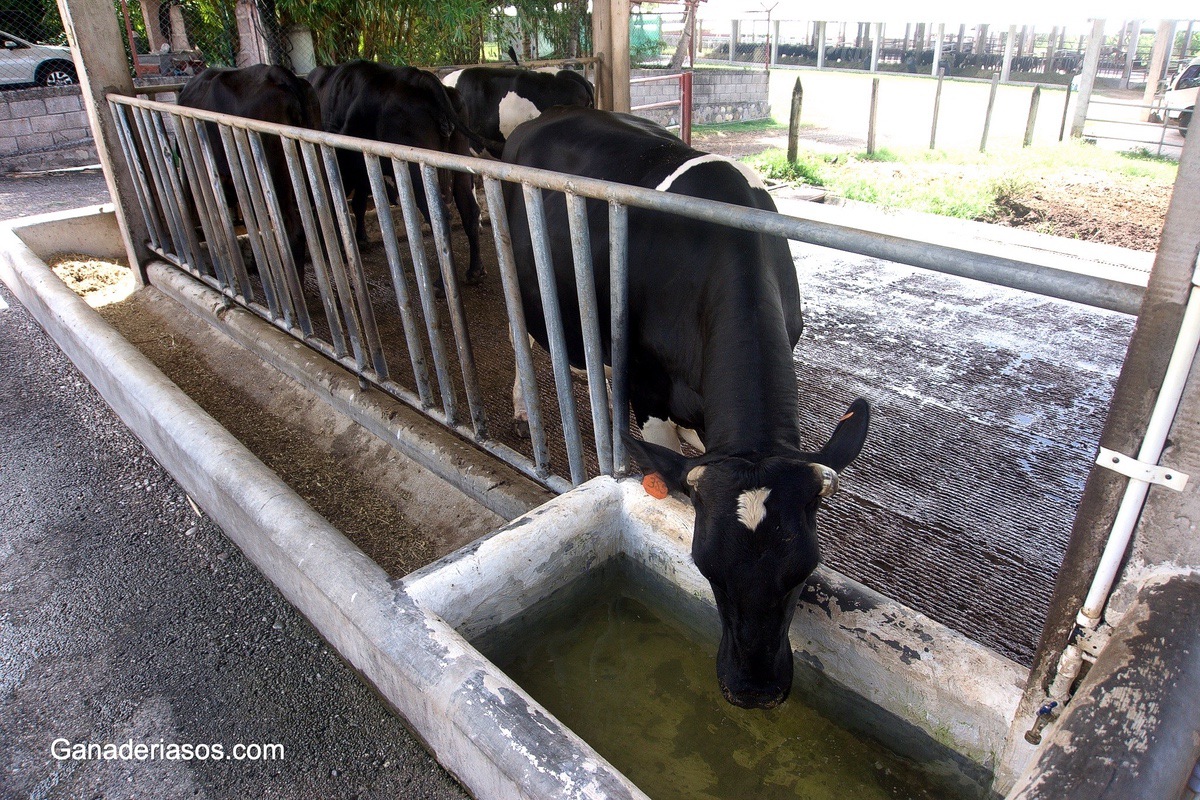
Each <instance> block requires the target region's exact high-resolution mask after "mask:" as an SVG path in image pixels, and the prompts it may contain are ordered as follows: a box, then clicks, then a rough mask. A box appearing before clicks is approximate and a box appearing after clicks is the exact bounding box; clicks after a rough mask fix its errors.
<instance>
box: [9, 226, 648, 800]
mask: <svg viewBox="0 0 1200 800" xmlns="http://www.w3.org/2000/svg"><path fill="white" fill-rule="evenodd" d="M40 221H45V218H43V219H42V220H40ZM20 230H21V223H10V224H8V225H5V226H0V280H3V281H4V282H5V284H7V285H8V287H9V288H10V289H11V290H12V292H13V294H14V295H16V296H17V298H18V299H20V301H21V302H22V303H23V304H24V305H25V306H26V307H27V308H28V309H29V311H30V313H31V314H32V315H33V316H34V317H35V319H37V320H38V322H39V324H41V325H42V327H43V328H45V329H46V331H47V332H48V333H49V334H50V335H51V337H52V338H53V339H54V340H55V342H56V343H57V344H58V346H59V347H61V348H62V350H63V351H64V352H65V353H66V354H67V356H68V357H69V358H71V360H72V361H73V362H74V363H75V364H76V365H77V366H78V367H79V369H80V371H82V372H83V374H84V375H85V376H86V377H87V379H88V380H89V381H90V382H91V383H92V384H93V385H94V386H95V387H96V389H97V390H98V391H99V392H100V394H101V395H102V396H103V397H104V399H105V401H106V402H107V403H108V404H109V405H110V406H112V407H113V409H114V410H115V411H116V413H117V414H118V415H119V416H120V417H121V419H122V420H123V421H124V422H125V424H126V425H128V426H129V427H130V429H131V430H132V431H133V432H134V433H135V434H136V435H137V436H138V438H139V439H141V441H142V442H143V443H144V444H145V445H146V447H147V449H148V450H149V451H150V452H151V453H152V454H153V455H154V457H155V458H156V459H157V460H158V461H159V463H161V464H162V465H163V467H164V468H166V469H167V470H168V471H169V472H170V473H171V475H172V476H174V477H175V478H176V480H178V481H179V483H180V485H182V486H183V488H184V489H185V490H186V491H187V492H188V493H189V495H191V496H192V497H193V498H195V499H196V500H197V502H199V503H200V505H201V506H202V507H203V508H204V509H205V511H206V512H207V513H208V514H209V515H210V516H211V517H212V518H213V520H214V521H215V522H217V523H218V524H219V525H220V526H221V528H222V530H224V531H225V533H226V535H227V536H228V537H229V538H230V539H231V540H232V541H233V542H234V543H235V544H237V545H238V547H239V548H240V549H241V550H242V551H243V552H244V553H245V554H246V556H247V557H248V558H249V559H250V560H251V561H252V562H253V563H254V564H255V566H257V567H258V569H259V570H260V571H262V573H263V574H264V575H265V576H266V577H267V578H268V579H269V580H270V581H271V582H272V583H274V584H275V585H276V586H277V587H278V588H279V590H280V591H281V592H282V593H283V594H284V596H285V597H286V598H287V599H288V601H289V602H291V603H292V604H293V605H294V606H296V608H297V609H299V610H300V612H301V613H303V614H304V616H305V617H306V618H308V620H309V621H310V622H311V623H312V624H313V626H314V627H315V628H316V629H317V630H318V631H319V632H320V633H321V635H322V636H324V637H325V639H326V640H327V641H329V643H330V644H331V645H333V647H334V648H336V649H337V651H338V652H339V653H340V654H341V655H342V657H343V658H345V659H346V660H347V661H348V662H349V663H350V664H352V665H353V666H354V667H355V668H356V669H357V670H359V671H360V672H361V673H362V674H363V675H364V677H366V678H367V680H369V681H370V682H371V683H372V685H374V686H375V687H376V688H377V689H378V691H379V692H380V693H381V694H382V695H383V696H384V698H385V699H386V700H387V701H388V702H389V703H391V704H392V705H393V706H394V707H395V708H396V709H397V710H398V712H399V713H400V714H401V715H402V716H403V717H404V718H405V719H406V720H407V721H408V723H409V724H410V725H411V726H412V727H413V729H414V730H415V732H416V733H417V734H418V736H420V737H421V738H422V740H423V741H424V742H425V743H426V745H427V746H428V747H429V748H430V750H431V751H432V752H433V753H434V755H435V757H437V759H438V761H439V762H441V763H442V764H443V765H444V766H446V768H447V769H449V770H450V771H451V772H452V773H453V774H454V775H455V777H456V778H458V780H459V781H461V782H462V783H463V785H464V786H466V787H467V789H468V790H469V791H470V792H471V793H472V794H473V795H475V796H476V797H481V798H513V797H550V796H558V797H563V796H577V795H583V796H596V797H617V798H621V797H632V798H638V797H644V795H641V793H640V792H638V791H637V790H636V789H635V788H632V785H631V784H629V782H628V780H627V779H625V778H624V776H622V775H621V774H620V773H619V772H617V771H616V770H613V769H612V768H611V767H610V766H609V765H608V764H607V763H606V762H604V761H603V760H602V759H599V758H598V757H597V759H595V760H593V759H588V760H587V761H586V763H573V764H572V763H561V762H556V761H555V760H554V757H555V753H556V752H557V753H558V754H562V753H563V752H579V751H580V748H583V749H585V750H590V748H588V747H587V745H586V744H584V743H583V742H582V740H579V739H578V737H577V736H575V734H574V733H572V732H571V731H569V730H567V729H566V728H563V727H562V726H561V725H560V724H558V723H557V721H556V720H554V719H553V717H549V716H548V715H545V713H544V712H542V713H541V714H539V715H536V716H532V711H530V710H529V707H527V706H526V705H525V704H524V703H517V704H514V702H513V698H514V696H515V697H517V698H518V699H520V696H521V693H520V690H519V689H516V687H515V686H514V685H513V684H512V683H511V682H510V681H508V680H507V678H506V677H505V676H504V675H503V674H502V673H499V672H498V671H497V670H496V669H495V667H493V666H492V665H491V664H489V663H488V662H487V661H485V660H484V659H483V658H482V657H481V656H479V655H478V653H476V652H475V651H474V650H473V649H472V648H470V646H469V645H467V644H466V642H465V641H464V640H463V639H462V638H461V637H460V636H459V635H458V634H457V633H456V632H455V631H454V630H453V629H452V628H450V627H449V626H448V625H446V623H445V622H443V621H441V620H440V619H438V618H437V617H436V616H434V615H432V614H430V613H428V612H426V611H424V610H422V609H420V608H418V607H417V606H416V605H415V604H414V603H413V602H412V601H411V600H410V599H409V598H407V597H406V596H405V595H404V594H403V593H401V592H397V591H396V589H395V588H394V587H393V586H392V584H391V582H390V581H389V579H388V576H387V575H386V573H384V571H383V570H382V569H381V568H380V567H379V566H378V565H377V564H375V563H374V562H373V561H371V559H370V558H368V557H367V556H366V555H365V554H364V553H363V552H362V551H361V550H359V549H358V548H357V547H356V546H354V545H353V544H352V543H351V542H349V541H348V540H347V539H346V538H345V537H344V536H343V535H342V534H341V533H340V532H339V531H338V530H336V529H335V528H334V527H333V526H331V525H330V524H329V523H328V522H327V521H326V520H324V519H323V518H322V517H321V516H320V515H318V514H317V513H316V512H315V511H313V510H312V509H311V508H310V507H309V506H308V505H307V504H306V503H305V502H304V501H303V500H302V499H301V498H300V497H299V496H298V495H297V494H296V493H295V492H294V491H292V489H291V488H289V487H288V486H287V485H286V484H285V483H284V482H283V481H282V480H281V479H280V478H279V477H278V476H277V475H276V474H275V473H274V472H272V471H271V470H270V469H268V468H267V467H266V466H265V465H263V464H262V462H260V461H259V460H258V459H257V458H255V456H254V455H253V454H252V453H250V451H249V450H247V449H246V448H245V446H244V445H242V444H241V443H240V442H239V441H237V439H235V438H234V437H233V436H232V435H231V434H230V433H229V432H228V431H226V430H225V429H224V428H222V427H221V426H220V425H219V424H218V423H217V422H216V421H215V420H214V419H213V418H212V417H210V416H209V415H208V414H206V413H205V412H204V411H203V410H202V409H201V408H200V407H199V406H198V405H197V404H196V403H195V402H194V401H193V400H192V399H191V398H189V397H188V396H187V395H186V394H184V392H183V391H181V390H180V389H179V388H178V387H177V386H175V384H173V383H172V382H171V381H170V380H168V379H167V378H166V376H164V375H163V374H162V373H161V372H160V371H159V370H158V369H157V367H155V366H154V365H153V364H151V363H150V362H149V360H148V359H146V357H145V356H143V355H142V354H141V353H140V352H139V351H138V350H137V349H136V348H135V347H134V346H133V345H131V344H130V343H129V342H127V341H126V340H125V339H124V338H122V337H121V336H120V335H119V334H118V333H117V332H116V331H115V330H114V329H113V328H112V327H111V326H109V325H108V324H107V323H105V322H104V321H103V320H102V319H101V318H100V316H99V315H98V314H97V313H96V312H95V311H93V310H92V309H91V308H89V307H88V306H87V305H86V304H85V303H84V302H83V301H82V300H81V299H80V298H79V297H77V296H76V295H75V294H74V293H73V292H72V291H71V290H70V289H68V288H67V287H66V286H64V285H63V284H62V282H61V281H59V280H58V278H57V277H56V276H55V275H54V274H53V273H52V272H51V271H50V270H49V268H47V267H46V265H45V264H44V263H43V262H42V261H41V260H40V259H39V257H38V256H37V254H36V253H34V252H33V251H32V250H31V249H30V248H29V247H28V246H27V245H26V244H25V242H23V241H22V240H21V238H20V236H19V235H18V232H19V231H20ZM514 693H515V694H514ZM468 706H469V707H470V708H471V713H470V714H464V713H461V712H462V711H463V709H464V708H465V707H468ZM518 706H519V708H518ZM534 710H537V709H534ZM517 711H521V712H522V713H526V712H527V713H528V714H530V716H529V719H515V718H514V716H513V715H514V713H516V712H517ZM448 720H451V721H453V724H447V721H448ZM497 721H507V722H511V723H512V724H514V725H520V726H522V727H524V726H529V725H536V726H537V727H538V728H539V730H541V731H542V733H541V735H540V736H539V739H542V738H543V737H548V738H549V740H551V741H555V742H559V743H561V744H562V748H561V749H557V750H554V751H551V752H550V753H549V754H548V755H543V754H541V753H534V752H530V751H528V750H526V751H524V752H522V753H519V754H517V757H515V758H514V753H513V752H512V751H511V750H508V749H505V750H503V751H497V749H496V748H497V747H498V745H499V744H500V742H497V741H496V738H495V736H494V730H493V728H494V726H495V725H496V723H497Z"/></svg>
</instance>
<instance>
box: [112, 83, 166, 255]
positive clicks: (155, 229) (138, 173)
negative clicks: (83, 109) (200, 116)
mask: <svg viewBox="0 0 1200 800" xmlns="http://www.w3.org/2000/svg"><path fill="white" fill-rule="evenodd" d="M108 105H109V107H110V109H111V110H112V115H113V120H114V121H115V122H116V127H117V139H118V140H119V141H120V143H121V149H122V150H123V151H124V153H125V162H126V163H127V164H128V165H129V171H130V172H131V173H132V174H133V179H134V188H135V189H136V190H137V191H135V192H134V194H135V195H137V201H138V206H139V207H140V208H141V211H142V216H143V217H144V218H145V220H146V232H147V234H148V236H149V238H150V244H151V246H153V247H156V248H161V244H160V243H161V242H162V239H163V235H162V231H161V230H160V229H159V222H158V214H157V213H152V212H151V209H152V208H153V207H154V206H153V203H152V202H151V199H150V187H149V186H148V185H147V183H146V173H145V171H144V168H143V164H142V159H141V153H140V151H139V150H138V147H137V145H136V143H135V142H134V138H133V132H132V131H130V129H129V119H128V118H127V117H126V114H128V113H129V108H128V106H123V105H121V104H119V103H114V102H112V101H111V100H110V101H109V104H108Z"/></svg>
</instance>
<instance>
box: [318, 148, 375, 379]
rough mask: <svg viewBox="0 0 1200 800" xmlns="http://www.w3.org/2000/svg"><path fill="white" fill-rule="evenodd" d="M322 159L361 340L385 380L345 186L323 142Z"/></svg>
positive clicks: (334, 160)
mask: <svg viewBox="0 0 1200 800" xmlns="http://www.w3.org/2000/svg"><path fill="white" fill-rule="evenodd" d="M321 158H322V159H323V160H324V162H325V174H326V177H327V178H328V179H329V189H330V191H331V192H332V193H333V210H334V212H335V213H336V215H337V223H338V230H339V231H341V234H342V244H343V246H344V248H345V252H346V261H347V263H346V274H347V275H349V276H350V284H351V286H352V287H353V289H354V296H355V298H356V299H357V300H358V316H359V321H360V323H361V325H362V332H363V342H364V343H365V344H366V349H367V353H368V354H369V356H370V359H371V364H372V366H373V367H374V369H375V374H376V375H378V376H379V378H380V380H387V377H388V368H387V360H386V359H385V358H384V357H383V348H382V346H381V345H380V342H379V328H378V327H376V325H375V311H374V309H372V308H371V295H370V292H369V291H368V286H367V276H366V273H365V272H363V264H362V255H361V254H360V253H359V252H358V240H357V239H355V237H354V223H353V221H352V220H351V219H350V209H349V208H347V207H346V188H345V186H344V185H343V184H342V173H341V171H340V170H339V169H338V165H337V154H336V153H335V152H334V149H333V148H332V147H330V146H328V145H324V144H323V145H321Z"/></svg>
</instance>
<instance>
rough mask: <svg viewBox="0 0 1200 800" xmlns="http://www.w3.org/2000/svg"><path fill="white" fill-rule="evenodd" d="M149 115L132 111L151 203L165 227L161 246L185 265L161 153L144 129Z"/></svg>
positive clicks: (180, 235) (181, 234)
mask: <svg viewBox="0 0 1200 800" xmlns="http://www.w3.org/2000/svg"><path fill="white" fill-rule="evenodd" d="M149 113H150V112H148V111H146V110H145V109H142V108H138V109H134V114H133V121H134V125H135V126H136V128H137V132H138V138H139V139H140V140H141V142H142V147H143V148H145V149H144V150H143V152H144V153H145V155H146V163H147V164H148V165H149V167H150V178H151V182H152V184H153V186H154V195H155V196H154V198H152V200H151V202H157V204H158V206H159V208H161V209H162V211H163V221H164V222H165V223H166V227H167V234H168V235H167V237H166V238H165V239H164V240H163V242H162V243H161V244H162V246H163V249H164V250H167V251H168V252H171V253H174V254H175V255H176V257H178V258H179V259H180V261H181V263H185V264H187V263H188V259H187V256H186V250H185V248H186V245H183V244H180V243H181V242H182V241H183V239H184V236H183V230H182V225H181V224H180V222H179V217H178V216H177V215H176V213H175V210H174V205H173V204H172V203H171V201H170V199H169V198H170V194H171V193H170V190H169V189H168V188H167V180H166V177H165V176H164V175H163V169H164V167H163V163H162V153H161V152H159V148H158V146H157V141H156V139H154V138H152V137H151V136H150V133H149V131H148V129H147V127H146V117H147V116H148V115H149ZM168 240H169V241H168ZM188 268H189V269H190V268H191V267H190V266H189V267H188Z"/></svg>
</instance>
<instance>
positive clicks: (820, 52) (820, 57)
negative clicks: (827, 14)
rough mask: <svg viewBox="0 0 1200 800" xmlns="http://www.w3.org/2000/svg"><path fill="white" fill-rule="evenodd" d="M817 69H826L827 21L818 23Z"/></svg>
mask: <svg viewBox="0 0 1200 800" xmlns="http://www.w3.org/2000/svg"><path fill="white" fill-rule="evenodd" d="M817 69H825V23H824V22H818V23H817Z"/></svg>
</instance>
